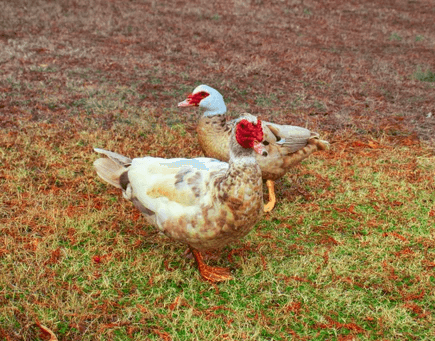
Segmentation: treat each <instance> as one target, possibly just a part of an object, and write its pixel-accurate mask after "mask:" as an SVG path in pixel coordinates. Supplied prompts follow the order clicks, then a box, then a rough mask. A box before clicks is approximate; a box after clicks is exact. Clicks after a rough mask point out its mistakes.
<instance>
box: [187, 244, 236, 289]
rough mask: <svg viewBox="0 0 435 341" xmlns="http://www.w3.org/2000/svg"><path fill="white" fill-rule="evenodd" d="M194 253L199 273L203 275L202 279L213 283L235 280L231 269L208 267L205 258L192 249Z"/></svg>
mask: <svg viewBox="0 0 435 341" xmlns="http://www.w3.org/2000/svg"><path fill="white" fill-rule="evenodd" d="M192 253H193V256H194V257H195V259H196V263H197V264H198V269H199V273H200V274H201V276H202V278H204V279H206V280H207V281H210V282H212V283H216V282H223V281H228V280H230V279H233V276H231V271H230V269H228V268H221V267H217V266H210V265H207V264H205V263H204V260H203V256H202V255H201V253H200V252H199V251H197V250H195V249H192Z"/></svg>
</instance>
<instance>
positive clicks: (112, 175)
mask: <svg viewBox="0 0 435 341" xmlns="http://www.w3.org/2000/svg"><path fill="white" fill-rule="evenodd" d="M94 150H95V151H96V152H97V153H100V154H104V155H106V156H107V158H100V159H97V160H95V161H94V167H95V169H96V171H97V174H98V176H99V177H100V178H101V179H103V180H104V181H106V182H108V183H109V184H111V185H112V186H115V187H117V188H120V189H123V187H122V185H121V176H122V174H124V173H125V172H126V171H127V168H128V166H130V164H131V161H132V160H131V159H130V158H128V157H126V156H123V155H121V154H117V153H114V152H111V151H108V150H104V149H99V148H94Z"/></svg>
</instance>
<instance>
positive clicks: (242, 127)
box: [234, 117, 267, 156]
mask: <svg viewBox="0 0 435 341" xmlns="http://www.w3.org/2000/svg"><path fill="white" fill-rule="evenodd" d="M234 134H235V138H236V141H237V143H238V144H239V145H240V146H241V147H243V148H245V149H248V148H251V149H253V150H254V151H255V152H256V153H257V154H260V155H263V156H267V151H266V149H265V148H264V145H263V143H262V142H263V138H264V134H263V128H262V124H261V121H260V120H259V119H257V118H256V117H250V118H243V119H241V120H240V121H239V122H238V123H237V125H236V127H235V132H234Z"/></svg>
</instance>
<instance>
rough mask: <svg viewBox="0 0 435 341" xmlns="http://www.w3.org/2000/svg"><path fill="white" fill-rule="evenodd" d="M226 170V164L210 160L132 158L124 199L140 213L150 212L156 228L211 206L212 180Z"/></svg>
mask: <svg viewBox="0 0 435 341" xmlns="http://www.w3.org/2000/svg"><path fill="white" fill-rule="evenodd" d="M227 169H228V164H227V163H226V162H221V161H218V160H216V159H210V158H195V159H182V158H178V159H163V158H153V157H144V158H138V159H133V161H132V164H131V166H130V167H129V168H128V181H129V188H130V192H129V191H128V190H127V192H126V194H127V199H130V200H132V201H133V202H134V203H135V205H136V207H138V208H139V209H140V210H141V211H143V208H141V207H142V206H143V207H145V208H146V209H147V210H150V211H152V212H154V213H155V214H156V223H157V225H158V226H159V227H160V226H162V224H163V223H164V221H166V220H168V219H170V220H174V219H177V218H178V217H186V216H192V215H195V214H197V213H198V212H199V210H201V206H203V205H207V204H211V201H212V193H211V192H212V185H213V181H212V180H213V178H215V177H216V176H220V175H221V174H225V172H226V171H227Z"/></svg>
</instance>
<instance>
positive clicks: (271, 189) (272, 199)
mask: <svg viewBox="0 0 435 341" xmlns="http://www.w3.org/2000/svg"><path fill="white" fill-rule="evenodd" d="M266 186H267V189H268V190H269V202H268V203H267V204H266V205H264V212H265V213H267V212H270V211H272V210H273V208H274V207H275V204H276V196H275V183H274V182H273V181H272V180H266Z"/></svg>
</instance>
